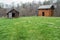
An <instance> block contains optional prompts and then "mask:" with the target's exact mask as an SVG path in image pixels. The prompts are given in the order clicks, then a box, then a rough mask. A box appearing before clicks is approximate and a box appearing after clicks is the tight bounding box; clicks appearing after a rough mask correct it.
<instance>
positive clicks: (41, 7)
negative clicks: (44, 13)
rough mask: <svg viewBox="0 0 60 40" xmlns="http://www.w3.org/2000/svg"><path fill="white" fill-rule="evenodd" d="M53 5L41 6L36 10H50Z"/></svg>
mask: <svg viewBox="0 0 60 40" xmlns="http://www.w3.org/2000/svg"><path fill="white" fill-rule="evenodd" d="M52 6H54V5H42V6H40V7H39V8H38V9H50V8H51V7H52Z"/></svg>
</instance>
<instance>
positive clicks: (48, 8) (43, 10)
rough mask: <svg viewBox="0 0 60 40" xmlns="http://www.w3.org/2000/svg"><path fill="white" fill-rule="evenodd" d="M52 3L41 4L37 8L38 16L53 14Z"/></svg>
mask: <svg viewBox="0 0 60 40" xmlns="http://www.w3.org/2000/svg"><path fill="white" fill-rule="evenodd" d="M53 14H54V5H42V6H40V7H39V8H38V16H53Z"/></svg>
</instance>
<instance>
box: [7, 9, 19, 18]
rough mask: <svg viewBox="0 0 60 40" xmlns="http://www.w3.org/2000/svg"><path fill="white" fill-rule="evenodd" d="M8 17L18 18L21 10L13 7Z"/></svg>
mask: <svg viewBox="0 0 60 40" xmlns="http://www.w3.org/2000/svg"><path fill="white" fill-rule="evenodd" d="M7 17H8V18H16V17H19V12H18V11H17V10H15V9H12V10H10V11H9V12H8V13H7Z"/></svg>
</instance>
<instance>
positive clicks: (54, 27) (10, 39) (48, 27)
mask: <svg viewBox="0 0 60 40" xmlns="http://www.w3.org/2000/svg"><path fill="white" fill-rule="evenodd" d="M0 40H60V18H58V17H20V18H13V19H7V18H0Z"/></svg>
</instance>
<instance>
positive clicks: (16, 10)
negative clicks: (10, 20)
mask: <svg viewBox="0 0 60 40" xmlns="http://www.w3.org/2000/svg"><path fill="white" fill-rule="evenodd" d="M12 11H15V12H17V13H19V12H18V11H17V10H16V9H10V10H8V12H7V13H10V12H12Z"/></svg>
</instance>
